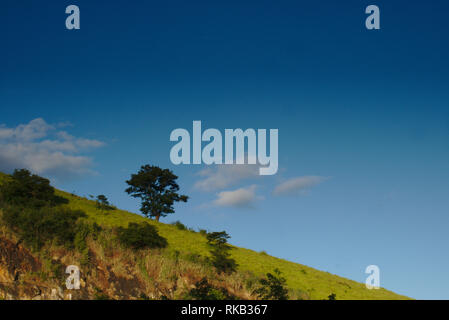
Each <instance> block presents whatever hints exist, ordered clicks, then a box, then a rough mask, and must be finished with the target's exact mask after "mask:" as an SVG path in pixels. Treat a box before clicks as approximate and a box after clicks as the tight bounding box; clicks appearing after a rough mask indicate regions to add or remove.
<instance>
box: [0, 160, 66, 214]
mask: <svg viewBox="0 0 449 320" xmlns="http://www.w3.org/2000/svg"><path fill="white" fill-rule="evenodd" d="M11 178H12V179H9V180H7V181H6V182H5V183H3V184H2V185H0V195H1V198H2V202H3V204H6V205H10V206H20V207H26V208H36V209H39V208H43V207H53V206H57V205H60V204H65V203H68V200H67V199H65V198H62V197H59V196H56V195H55V189H54V188H53V187H52V186H50V181H49V180H48V179H45V178H42V177H39V176H38V175H35V174H31V173H30V171H28V170H26V169H20V170H17V169H16V170H14V173H13V174H12V175H11Z"/></svg>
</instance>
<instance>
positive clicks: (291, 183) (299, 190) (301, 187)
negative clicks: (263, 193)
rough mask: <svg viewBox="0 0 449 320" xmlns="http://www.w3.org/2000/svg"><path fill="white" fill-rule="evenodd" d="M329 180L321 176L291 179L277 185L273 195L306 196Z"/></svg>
mask: <svg viewBox="0 0 449 320" xmlns="http://www.w3.org/2000/svg"><path fill="white" fill-rule="evenodd" d="M327 179H328V178H327V177H320V176H304V177H297V178H291V179H289V180H287V181H284V182H282V183H281V184H279V185H277V186H276V187H275V188H274V190H273V194H274V195H277V196H280V195H300V194H304V193H305V192H306V191H307V190H308V189H310V188H311V187H314V186H316V185H318V184H320V183H321V182H323V181H325V180H327Z"/></svg>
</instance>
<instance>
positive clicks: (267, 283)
mask: <svg viewBox="0 0 449 320" xmlns="http://www.w3.org/2000/svg"><path fill="white" fill-rule="evenodd" d="M285 283H286V280H285V278H283V277H282V276H281V271H279V269H274V274H271V273H267V277H266V279H260V280H259V285H260V287H259V288H257V289H256V290H255V291H254V293H255V294H257V295H258V296H259V298H261V299H263V300H288V290H287V288H285Z"/></svg>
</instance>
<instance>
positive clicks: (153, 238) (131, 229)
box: [117, 222, 167, 249]
mask: <svg viewBox="0 0 449 320" xmlns="http://www.w3.org/2000/svg"><path fill="white" fill-rule="evenodd" d="M117 236H118V239H119V241H120V242H121V243H122V244H123V245H124V246H125V247H128V248H132V249H144V248H165V247H166V246H167V240H166V239H165V238H163V237H161V236H160V235H159V234H158V232H157V230H156V228H155V227H154V226H152V225H150V224H148V223H146V222H141V223H140V224H137V223H133V222H132V223H130V224H129V225H128V228H123V227H120V228H118V229H117Z"/></svg>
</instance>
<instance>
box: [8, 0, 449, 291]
mask: <svg viewBox="0 0 449 320" xmlns="http://www.w3.org/2000/svg"><path fill="white" fill-rule="evenodd" d="M70 4H76V5H78V6H79V7H80V10H81V29H80V30H71V31H69V30H67V29H65V18H66V16H67V15H66V14H65V8H66V6H68V5H70ZM369 4H376V5H378V6H379V7H380V11H381V29H380V30H376V31H368V30H367V29H366V28H365V18H366V14H365V13H364V11H365V8H366V6H368V5H369ZM447 12H449V4H448V3H447V1H432V5H429V4H426V3H424V2H422V3H419V2H413V3H410V2H408V1H373V2H368V1H345V2H344V3H337V2H335V1H319V2H317V1H307V2H305V1H276V2H273V1H257V2H256V1H213V2H212V1H188V2H186V1H164V3H160V2H156V1H154V2H153V1H135V2H133V4H132V5H131V4H129V2H126V1H121V0H120V1H98V0H95V1H92V0H89V1H83V0H76V1H57V2H56V1H40V2H36V1H20V2H17V1H11V0H6V1H2V2H1V4H0V37H1V39H2V42H1V50H0V61H1V62H0V63H1V68H0V110H1V119H0V124H1V125H2V126H1V127H0V150H1V152H0V170H3V171H9V170H11V169H12V168H13V167H15V166H19V165H20V166H28V167H30V168H32V169H33V170H34V171H36V172H38V173H40V174H42V175H45V176H49V177H51V178H52V180H53V181H54V183H55V185H56V186H58V187H60V188H63V189H65V190H67V191H75V192H77V193H78V194H80V195H87V194H106V195H107V196H108V197H109V198H110V199H111V200H112V202H113V203H114V204H116V205H117V206H119V207H121V208H124V209H128V210H131V211H134V212H137V210H138V207H139V203H138V202H137V201H136V200H135V199H132V198H130V197H129V196H128V195H127V194H126V193H125V192H124V190H125V188H126V184H125V180H126V179H128V178H129V176H130V174H131V173H134V172H136V171H137V170H138V168H139V167H140V165H142V164H147V163H149V164H155V165H159V166H161V167H167V168H170V169H172V170H174V172H175V173H176V174H177V175H179V177H180V178H179V183H180V185H181V189H182V191H183V192H184V193H185V194H187V195H189V196H190V197H191V199H190V201H189V202H188V203H187V204H180V205H178V206H177V212H176V214H175V215H173V216H171V217H167V218H165V219H164V220H163V221H165V222H171V221H174V220H177V219H179V220H181V221H183V222H184V223H185V224H187V225H188V226H191V227H195V228H206V229H208V230H226V231H227V232H228V233H229V234H230V235H231V236H232V239H231V240H232V241H231V242H232V243H233V244H236V245H239V246H244V247H247V248H251V249H254V250H265V251H267V252H268V253H269V254H272V255H274V256H278V257H281V258H285V259H289V260H292V261H296V262H300V263H303V264H306V265H309V266H312V267H315V268H318V269H320V270H325V271H329V272H331V273H335V274H338V275H341V276H344V277H348V278H351V279H354V280H358V281H361V282H364V281H365V278H366V275H365V274H364V271H365V268H366V266H368V265H371V264H375V265H378V266H379V267H380V271H381V286H383V287H386V288H388V289H391V290H393V291H395V292H398V293H401V294H405V295H409V296H411V297H414V298H422V299H448V298H449V289H448V286H449V277H448V275H447V269H448V268H449V256H448V254H447V247H448V245H449V233H448V232H447V227H448V225H449V217H448V214H449V197H448V194H449V183H448V181H449V165H448V164H449V90H448V89H449V60H448V59H447V57H448V56H449V43H448V41H447V37H448V31H449V26H448V24H447ZM35 119H41V120H35ZM33 120H34V121H33ZM193 120H201V121H202V124H203V127H204V128H217V129H219V130H221V131H222V132H224V129H225V128H242V129H246V128H265V129H270V128H276V129H279V171H278V173H277V174H276V175H275V176H265V177H258V176H254V175H252V174H251V171H245V170H244V173H238V172H237V173H236V171H233V170H234V169H223V168H216V167H210V168H206V167H204V166H195V165H189V166H187V165H186V166H174V165H173V164H171V162H170V159H169V152H170V148H171V147H172V146H173V143H172V142H170V141H169V136H170V133H171V131H172V130H173V129H176V128H186V129H187V130H189V131H191V130H192V129H191V127H192V121H193ZM45 141H47V142H45ZM205 169H209V171H204V170H205ZM223 170H224V171H223ZM226 170H230V171H226ZM236 170H237V171H238V170H240V169H236ZM201 173H202V174H201ZM243 177H246V178H243ZM311 177H315V180H314V179H313V178H311ZM317 177H318V178H320V179H318V180H317ZM207 178H210V179H209V180H206V181H205V179H207ZM211 181H212V182H211ZM217 181H218V182H219V183H218V184H217V183H216V182H217ZM286 181H290V182H291V183H290V185H291V186H292V190H290V191H291V192H290V193H289V194H281V195H276V194H273V190H274V189H275V188H276V187H277V186H279V185H281V184H283V183H285V182H286ZM201 183H203V184H201ZM198 185H203V186H204V185H206V187H205V188H199V187H198ZM239 190H240V191H239ZM242 190H243V191H244V195H245V197H244V199H246V200H247V203H245V204H246V205H240V206H223V205H222V204H223V202H218V203H216V202H214V201H216V200H217V199H218V198H219V197H220V193H221V192H236V193H234V194H239V192H240V194H241V192H242ZM245 192H246V193H245ZM221 195H223V194H221ZM228 195H229V194H228ZM231 195H232V194H231ZM220 204H221V205H220Z"/></svg>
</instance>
